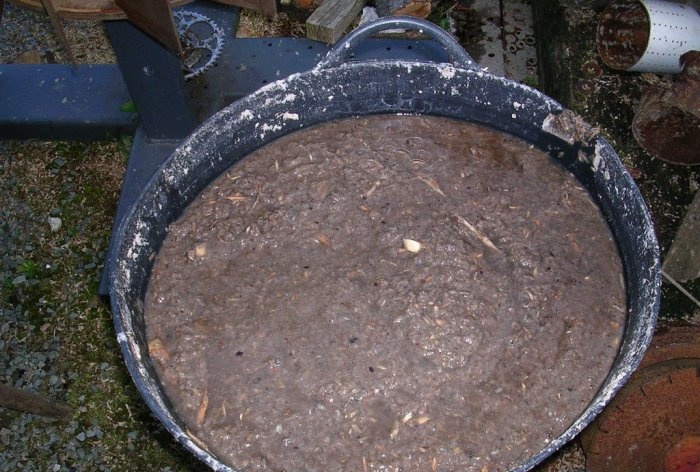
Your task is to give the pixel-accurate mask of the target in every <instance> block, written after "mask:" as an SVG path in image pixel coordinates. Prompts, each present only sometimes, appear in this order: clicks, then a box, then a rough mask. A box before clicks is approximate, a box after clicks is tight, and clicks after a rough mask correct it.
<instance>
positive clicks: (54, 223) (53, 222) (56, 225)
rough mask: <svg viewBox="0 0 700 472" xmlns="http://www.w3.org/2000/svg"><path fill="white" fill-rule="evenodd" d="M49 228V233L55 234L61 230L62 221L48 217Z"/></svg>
mask: <svg viewBox="0 0 700 472" xmlns="http://www.w3.org/2000/svg"><path fill="white" fill-rule="evenodd" d="M49 226H50V227H51V231H52V232H54V233H55V232H56V231H58V230H60V229H61V226H63V221H61V218H57V217H53V216H49Z"/></svg>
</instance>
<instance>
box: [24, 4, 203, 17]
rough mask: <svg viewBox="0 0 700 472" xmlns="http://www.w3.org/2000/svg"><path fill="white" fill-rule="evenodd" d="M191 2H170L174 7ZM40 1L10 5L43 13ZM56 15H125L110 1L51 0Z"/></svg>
mask: <svg viewBox="0 0 700 472" xmlns="http://www.w3.org/2000/svg"><path fill="white" fill-rule="evenodd" d="M191 1H193V0H170V6H172V7H176V6H178V5H183V4H185V3H189V2H191ZM41 2H42V0H12V3H14V4H17V5H19V6H21V7H24V8H30V9H32V10H36V11H44V7H43V6H42V3H41ZM53 5H54V7H55V8H56V13H58V16H60V17H61V18H75V19H76V20H123V19H124V18H126V15H125V14H124V12H123V11H122V9H121V8H119V7H118V6H117V5H116V4H115V3H114V1H112V0H53Z"/></svg>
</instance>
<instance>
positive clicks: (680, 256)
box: [663, 192, 700, 282]
mask: <svg viewBox="0 0 700 472" xmlns="http://www.w3.org/2000/svg"><path fill="white" fill-rule="evenodd" d="M663 270H664V272H666V273H667V274H668V275H670V276H671V277H672V278H674V279H675V280H678V281H679V282H687V281H689V280H694V279H697V278H698V277H700V192H697V193H696V194H695V198H694V199H693V203H691V204H690V207H689V208H688V212H687V213H686V214H685V217H684V218H683V223H681V227H680V228H679V229H678V233H676V238H675V239H674V240H673V243H672V244H671V248H670V249H669V250H668V254H666V259H665V260H664V265H663Z"/></svg>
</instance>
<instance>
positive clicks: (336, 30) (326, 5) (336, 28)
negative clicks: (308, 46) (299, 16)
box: [306, 0, 367, 44]
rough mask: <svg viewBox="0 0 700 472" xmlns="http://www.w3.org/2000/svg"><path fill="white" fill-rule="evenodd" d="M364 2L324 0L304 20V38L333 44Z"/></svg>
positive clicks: (360, 9) (362, 0)
mask: <svg viewBox="0 0 700 472" xmlns="http://www.w3.org/2000/svg"><path fill="white" fill-rule="evenodd" d="M365 3H367V2H366V0H325V1H324V2H323V3H322V4H321V6H320V7H318V8H317V9H316V10H315V11H314V12H313V13H312V14H311V16H310V17H309V19H308V20H306V37H307V38H309V39H313V40H316V41H323V42H324V43H328V44H333V43H335V42H336V41H337V40H338V38H340V37H341V36H342V35H343V32H344V31H345V30H346V29H347V27H348V26H350V23H352V21H353V20H354V19H355V18H357V15H359V14H360V12H361V11H362V7H364V6H365Z"/></svg>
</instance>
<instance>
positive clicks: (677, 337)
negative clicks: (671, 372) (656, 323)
mask: <svg viewBox="0 0 700 472" xmlns="http://www.w3.org/2000/svg"><path fill="white" fill-rule="evenodd" d="M672 359H700V328H698V327H693V326H674V327H670V328H661V329H660V330H659V332H658V333H656V334H655V335H654V337H653V338H652V340H651V344H650V345H649V348H648V349H647V351H646V352H645V353H644V357H643V358H642V362H641V363H640V364H639V367H638V368H637V370H641V369H644V368H645V367H647V366H650V365H653V364H657V363H659V362H664V361H668V360H672Z"/></svg>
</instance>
